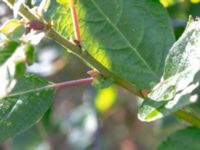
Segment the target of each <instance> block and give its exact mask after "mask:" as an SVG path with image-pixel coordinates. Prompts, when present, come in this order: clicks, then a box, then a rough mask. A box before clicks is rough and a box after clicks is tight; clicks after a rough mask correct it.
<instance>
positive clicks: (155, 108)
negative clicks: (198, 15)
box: [139, 20, 200, 121]
mask: <svg viewBox="0 0 200 150" xmlns="http://www.w3.org/2000/svg"><path fill="white" fill-rule="evenodd" d="M199 47H200V20H196V21H191V20H190V21H189V23H188V26H187V28H186V30H185V32H184V33H183V35H182V36H181V37H180V39H179V40H178V41H177V42H176V43H175V44H174V45H173V47H172V48H171V50H170V52H169V55H168V56H167V59H166V65H165V72H164V76H163V79H164V80H163V81H161V82H160V83H159V84H158V85H156V86H155V87H154V88H153V90H152V92H151V93H150V94H149V95H148V97H147V99H146V100H145V101H144V103H143V104H142V106H141V108H140V110H139V118H140V119H141V120H144V121H152V120H155V119H158V118H161V117H163V116H166V115H169V114H171V113H173V112H175V111H176V110H178V109H180V108H182V107H184V106H186V105H189V104H190V103H191V102H194V101H195V100H196V99H197V98H198V93H197V92H198V91H197V90H196V89H197V88H198V87H199V81H200V63H199V62H200V52H199Z"/></svg>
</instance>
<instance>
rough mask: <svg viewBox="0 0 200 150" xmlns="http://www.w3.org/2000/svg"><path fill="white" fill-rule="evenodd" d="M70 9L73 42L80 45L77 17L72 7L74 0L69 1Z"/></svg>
mask: <svg viewBox="0 0 200 150" xmlns="http://www.w3.org/2000/svg"><path fill="white" fill-rule="evenodd" d="M70 9H71V15H72V21H73V26H74V36H75V41H76V42H79V43H80V42H81V35H80V30H79V25H78V17H77V14H76V8H75V6H74V0H71V1H70Z"/></svg>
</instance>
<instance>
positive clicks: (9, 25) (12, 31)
mask: <svg viewBox="0 0 200 150" xmlns="http://www.w3.org/2000/svg"><path fill="white" fill-rule="evenodd" d="M24 32H25V27H24V26H23V25H22V24H21V23H19V21H18V20H14V19H12V20H8V21H7V22H6V23H4V24H3V25H2V26H1V28H0V33H3V34H4V35H6V36H7V37H8V38H9V39H13V40H18V39H19V38H20V37H21V36H22V35H23V34H24Z"/></svg>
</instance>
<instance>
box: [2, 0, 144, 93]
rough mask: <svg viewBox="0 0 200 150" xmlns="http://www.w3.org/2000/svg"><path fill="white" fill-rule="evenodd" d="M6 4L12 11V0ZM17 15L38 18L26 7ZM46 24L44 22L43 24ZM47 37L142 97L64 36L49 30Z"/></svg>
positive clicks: (21, 8)
mask: <svg viewBox="0 0 200 150" xmlns="http://www.w3.org/2000/svg"><path fill="white" fill-rule="evenodd" d="M3 1H4V2H6V3H7V4H8V5H9V6H10V7H11V8H12V9H13V5H14V2H13V0H3ZM19 14H20V15H21V16H22V17H24V18H26V19H28V20H29V21H33V20H38V19H39V17H37V16H36V15H35V14H33V13H32V12H31V11H30V9H29V8H28V7H27V6H26V5H24V4H23V5H21V7H20V9H19ZM44 23H46V22H44ZM47 35H48V37H50V38H51V39H53V40H54V41H56V42H57V43H59V44H60V45H62V46H63V47H64V48H65V49H68V50H70V51H71V52H72V53H73V54H75V55H76V56H78V57H79V58H80V59H82V60H83V61H84V62H86V63H87V64H89V65H90V66H91V67H92V68H95V69H97V70H98V71H99V72H100V73H101V74H102V75H103V76H104V77H105V78H113V79H114V81H115V82H116V83H117V84H119V85H120V86H122V87H123V88H125V89H127V90H128V91H130V92H132V93H134V94H135V95H137V96H139V97H143V96H142V94H141V92H140V90H139V89H138V88H137V87H136V86H135V85H133V84H131V83H130V82H128V81H127V80H124V79H123V78H121V77H120V76H118V75H116V74H115V73H113V72H111V71H110V70H108V69H107V68H106V67H104V66H103V65H102V64H101V63H99V62H98V61H97V60H96V59H94V58H93V57H92V56H91V55H90V54H89V53H88V52H87V51H83V50H82V49H81V47H80V46H77V45H75V44H73V43H72V42H70V41H69V40H67V39H66V38H65V37H64V36H62V35H61V34H59V33H58V32H57V31H56V30H55V29H54V28H50V29H49V31H48V34H47Z"/></svg>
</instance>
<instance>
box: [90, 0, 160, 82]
mask: <svg viewBox="0 0 200 150" xmlns="http://www.w3.org/2000/svg"><path fill="white" fill-rule="evenodd" d="M91 2H92V3H93V5H94V6H95V7H96V8H97V10H98V11H99V13H100V14H101V15H102V16H103V17H104V18H105V20H106V21H107V22H108V23H109V24H110V25H111V26H112V27H113V28H114V29H115V30H116V31H117V33H118V34H119V35H121V37H122V38H123V39H124V41H125V42H126V43H127V44H128V46H129V47H130V48H131V49H132V51H133V52H135V54H136V55H137V56H138V57H139V59H140V60H141V61H142V62H143V63H144V65H145V66H146V68H147V69H148V70H149V71H150V72H151V73H152V75H153V76H154V77H155V78H156V79H159V76H158V75H157V74H156V73H155V71H154V70H153V69H152V68H151V67H150V66H149V65H148V63H147V62H146V61H145V59H144V58H143V57H142V56H141V55H140V53H139V52H138V51H137V49H136V48H135V47H133V45H132V44H131V43H130V42H129V40H128V39H126V37H125V35H124V34H123V33H122V32H121V31H120V29H118V27H117V26H116V25H115V24H113V23H112V21H111V20H110V18H109V17H107V16H106V14H105V13H104V12H103V10H102V9H101V8H100V7H99V6H98V4H97V3H96V2H95V1H94V0H91Z"/></svg>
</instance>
